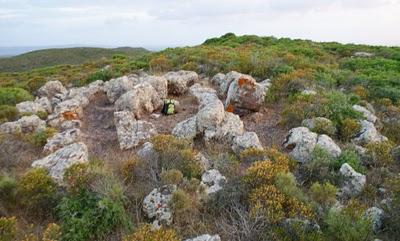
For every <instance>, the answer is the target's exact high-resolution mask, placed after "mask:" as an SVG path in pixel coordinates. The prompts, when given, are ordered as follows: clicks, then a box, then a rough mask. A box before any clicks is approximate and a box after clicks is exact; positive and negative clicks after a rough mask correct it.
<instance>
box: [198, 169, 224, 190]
mask: <svg viewBox="0 0 400 241" xmlns="http://www.w3.org/2000/svg"><path fill="white" fill-rule="evenodd" d="M225 183H226V178H225V177H224V176H222V174H221V173H220V172H219V171H218V170H216V169H211V170H208V171H206V172H204V173H203V175H202V176H201V185H203V186H204V187H205V190H206V193H207V194H212V193H216V192H218V191H219V190H221V189H222V187H223V185H224V184H225Z"/></svg>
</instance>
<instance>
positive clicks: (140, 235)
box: [124, 224, 180, 241]
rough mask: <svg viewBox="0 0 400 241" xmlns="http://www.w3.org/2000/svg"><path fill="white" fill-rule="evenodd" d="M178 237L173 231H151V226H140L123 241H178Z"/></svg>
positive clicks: (162, 229) (163, 229)
mask: <svg viewBox="0 0 400 241" xmlns="http://www.w3.org/2000/svg"><path fill="white" fill-rule="evenodd" d="M179 240H180V239H179V238H178V235H177V234H176V232H175V231H174V230H173V229H165V228H160V229H153V228H152V226H151V225H149V224H145V225H142V226H141V227H140V228H139V229H137V230H136V232H134V233H133V234H131V235H128V236H127V237H125V238H124V241H179Z"/></svg>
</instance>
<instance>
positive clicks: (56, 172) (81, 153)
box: [32, 142, 89, 184]
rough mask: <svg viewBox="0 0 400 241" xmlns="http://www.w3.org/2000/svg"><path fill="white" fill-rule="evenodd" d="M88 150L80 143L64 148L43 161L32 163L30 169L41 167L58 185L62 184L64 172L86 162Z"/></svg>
mask: <svg viewBox="0 0 400 241" xmlns="http://www.w3.org/2000/svg"><path fill="white" fill-rule="evenodd" d="M88 156H89V154H88V149H87V147H86V145H85V144H84V143H82V142H78V143H73V144H71V145H68V146H65V147H63V148H61V149H59V150H57V151H56V152H54V153H52V154H50V155H48V156H46V157H45V158H43V159H40V160H37V161H34V162H33V163H32V167H42V168H46V169H47V170H49V174H50V176H51V177H52V178H54V179H55V180H56V181H57V182H58V183H60V184H61V183H62V180H63V177H64V172H65V170H66V169H67V168H69V167H70V166H71V165H73V164H75V163H85V162H88Z"/></svg>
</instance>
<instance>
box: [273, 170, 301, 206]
mask: <svg viewBox="0 0 400 241" xmlns="http://www.w3.org/2000/svg"><path fill="white" fill-rule="evenodd" d="M274 184H275V187H276V188H277V189H278V190H279V191H280V192H282V193H283V194H285V195H286V196H289V197H293V198H296V199H298V200H301V201H306V197H305V195H304V193H303V192H302V191H301V189H300V188H299V187H298V186H297V182H296V178H295V176H294V175H293V174H292V173H290V172H289V173H278V174H277V175H276V176H275V180H274Z"/></svg>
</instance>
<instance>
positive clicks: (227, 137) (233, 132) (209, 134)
mask: <svg viewBox="0 0 400 241" xmlns="http://www.w3.org/2000/svg"><path fill="white" fill-rule="evenodd" d="M243 133H244V125H243V122H242V120H241V119H240V117H239V116H238V115H235V114H233V113H230V112H225V117H224V119H223V121H222V122H221V123H220V125H219V126H218V128H217V129H216V130H206V131H205V132H204V139H205V140H206V142H209V141H211V140H215V141H218V142H223V143H231V142H232V141H233V139H234V138H235V137H236V136H241V135H243Z"/></svg>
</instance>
